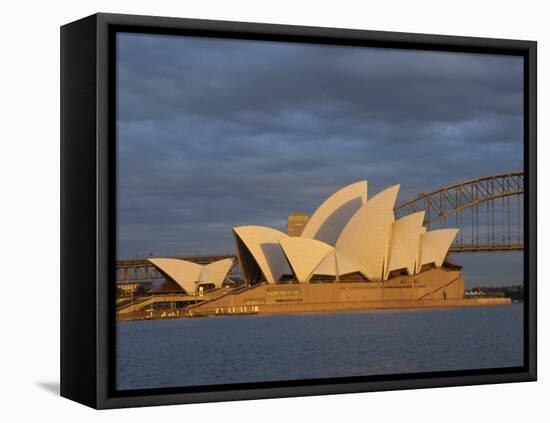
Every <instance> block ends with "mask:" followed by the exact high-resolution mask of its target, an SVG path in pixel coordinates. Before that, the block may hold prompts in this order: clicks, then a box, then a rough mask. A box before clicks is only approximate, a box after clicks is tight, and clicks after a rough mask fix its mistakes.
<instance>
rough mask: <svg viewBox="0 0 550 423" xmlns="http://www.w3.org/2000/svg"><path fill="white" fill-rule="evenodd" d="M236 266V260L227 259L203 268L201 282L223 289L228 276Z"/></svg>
mask: <svg viewBox="0 0 550 423" xmlns="http://www.w3.org/2000/svg"><path fill="white" fill-rule="evenodd" d="M234 264H235V260H233V259H232V258H227V259H223V260H218V261H215V262H213V263H210V264H207V265H206V266H204V267H203V269H202V273H201V277H200V280H201V282H212V283H213V284H214V285H216V287H217V288H221V286H222V284H223V281H224V280H225V278H226V277H227V274H228V273H229V271H230V270H231V268H232V267H233V265H234Z"/></svg>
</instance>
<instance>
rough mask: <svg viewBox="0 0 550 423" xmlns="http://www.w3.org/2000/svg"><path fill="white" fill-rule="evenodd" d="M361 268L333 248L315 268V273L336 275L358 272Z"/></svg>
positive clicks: (337, 276)
mask: <svg viewBox="0 0 550 423" xmlns="http://www.w3.org/2000/svg"><path fill="white" fill-rule="evenodd" d="M358 271H359V268H358V267H357V266H356V265H354V264H353V263H352V262H350V261H349V260H348V259H347V258H346V257H345V256H343V255H342V254H340V253H339V252H338V251H336V250H332V252H331V253H330V254H328V255H327V256H326V257H325V258H324V259H323V260H322V261H321V262H320V263H319V265H318V266H317V267H316V268H315V270H314V271H313V274H314V275H326V276H335V277H336V278H339V277H340V276H343V275H348V274H350V273H355V272H358Z"/></svg>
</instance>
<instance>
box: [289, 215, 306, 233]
mask: <svg viewBox="0 0 550 423" xmlns="http://www.w3.org/2000/svg"><path fill="white" fill-rule="evenodd" d="M308 220H309V217H308V215H307V213H304V212H292V213H290V214H289V215H288V223H287V226H286V234H287V235H288V236H300V235H302V232H303V230H304V228H305V227H306V225H307V222H308Z"/></svg>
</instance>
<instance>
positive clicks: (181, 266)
mask: <svg viewBox="0 0 550 423" xmlns="http://www.w3.org/2000/svg"><path fill="white" fill-rule="evenodd" d="M148 260H149V262H151V264H153V266H155V267H156V268H157V269H159V270H160V271H161V272H162V273H164V274H166V275H167V276H168V277H170V278H171V279H172V280H174V282H176V283H177V284H178V285H179V286H180V287H181V288H182V289H183V290H185V292H187V293H188V294H193V293H194V292H195V290H196V287H197V285H198V284H200V283H201V282H203V283H213V284H214V285H215V286H216V287H217V288H220V287H221V286H222V284H223V281H224V280H225V278H226V276H227V274H228V273H229V271H230V270H231V268H232V267H233V264H234V260H233V259H231V258H228V259H223V260H218V261H215V262H213V263H210V264H207V265H200V264H197V263H193V262H190V261H187V260H182V259H174V258H150V259H148Z"/></svg>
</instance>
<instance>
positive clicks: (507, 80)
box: [117, 34, 523, 285]
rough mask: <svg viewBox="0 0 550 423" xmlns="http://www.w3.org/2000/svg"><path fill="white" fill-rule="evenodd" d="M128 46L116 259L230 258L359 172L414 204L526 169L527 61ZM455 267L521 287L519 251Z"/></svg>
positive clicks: (135, 42) (274, 47) (202, 43)
mask: <svg viewBox="0 0 550 423" xmlns="http://www.w3.org/2000/svg"><path fill="white" fill-rule="evenodd" d="M117 53H118V58H117V69H118V121H117V128H118V134H117V141H118V143H117V145H118V246H117V250H118V251H117V255H118V257H120V258H122V257H134V256H147V255H149V253H153V254H154V255H156V256H161V255H194V254H217V253H226V252H228V251H232V250H233V243H232V239H231V228H232V227H234V226H238V225H250V224H255V225H265V226H271V227H274V228H277V229H280V230H284V229H285V227H286V219H287V215H288V213H289V212H291V211H306V212H308V213H309V214H311V212H313V211H314V210H315V208H316V207H317V206H318V205H319V204H320V203H321V201H323V200H324V199H325V198H326V197H327V196H328V195H330V194H331V193H332V192H334V191H335V190H337V189H339V188H340V187H342V186H344V185H347V184H349V183H352V182H355V181H358V180H361V179H368V181H369V197H372V195H374V194H375V193H376V192H378V191H380V190H382V189H384V188H386V187H389V186H390V185H392V184H395V183H400V184H401V192H400V195H399V199H398V201H402V200H405V199H408V198H410V197H413V196H415V195H416V194H417V193H418V192H421V191H423V192H429V191H432V190H433V189H435V188H438V187H440V186H443V185H447V184H450V183H453V182H459V181H462V180H465V179H470V178H473V177H478V176H484V175H491V174H494V173H499V172H509V171H517V170H522V169H523V165H522V163H523V155H522V154H523V150H522V136H523V135H522V125H523V106H522V102H523V91H522V80H523V74H522V72H523V71H522V59H520V58H518V57H511V56H493V55H479V54H462V53H444V52H422V51H415V50H395V49H380V48H359V47H342V46H319V45H311V44H293V43H280V42H264V41H261V42H259V41H258V42H256V41H245V40H221V39H212V38H199V37H176V36H159V35H143V34H119V35H118V46H117ZM454 260H455V261H457V262H459V263H461V264H464V265H465V269H464V272H465V275H466V277H467V279H468V281H469V284H470V285H471V283H474V284H475V283H478V284H482V283H486V284H501V283H502V284H508V283H521V281H522V276H521V275H522V255H521V254H520V253H500V254H495V253H493V254H492V255H490V254H489V255H487V254H483V255H480V256H475V255H473V254H470V255H455V257H454ZM466 265H467V266H466ZM466 267H467V268H466Z"/></svg>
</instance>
